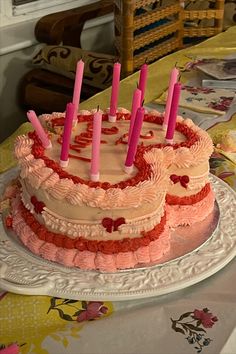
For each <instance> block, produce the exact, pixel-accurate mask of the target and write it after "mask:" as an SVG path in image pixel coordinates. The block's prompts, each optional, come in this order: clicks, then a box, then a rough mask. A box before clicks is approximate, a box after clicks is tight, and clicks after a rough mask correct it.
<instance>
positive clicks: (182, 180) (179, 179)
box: [170, 174, 189, 188]
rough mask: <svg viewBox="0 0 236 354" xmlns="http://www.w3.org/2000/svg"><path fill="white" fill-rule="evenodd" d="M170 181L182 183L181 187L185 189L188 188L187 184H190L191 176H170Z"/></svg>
mask: <svg viewBox="0 0 236 354" xmlns="http://www.w3.org/2000/svg"><path fill="white" fill-rule="evenodd" d="M170 179H171V181H172V182H173V183H174V184H176V183H178V182H180V184H181V186H182V187H184V188H187V184H188V183H189V176H187V175H184V176H177V175H174V174H173V175H171V176H170Z"/></svg>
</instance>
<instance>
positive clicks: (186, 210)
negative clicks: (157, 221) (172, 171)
mask: <svg viewBox="0 0 236 354" xmlns="http://www.w3.org/2000/svg"><path fill="white" fill-rule="evenodd" d="M166 202H167V205H166V211H167V216H168V217H167V218H168V224H169V226H170V227H177V226H180V225H190V226H191V225H193V224H194V223H196V222H199V221H202V220H204V219H205V218H206V217H207V216H208V215H209V214H210V213H211V212H212V211H213V209H214V203H215V194H214V192H213V190H212V188H211V185H210V183H208V184H206V185H205V187H204V188H202V190H201V191H200V192H199V193H197V194H195V195H190V196H185V197H177V196H173V195H170V194H167V196H166Z"/></svg>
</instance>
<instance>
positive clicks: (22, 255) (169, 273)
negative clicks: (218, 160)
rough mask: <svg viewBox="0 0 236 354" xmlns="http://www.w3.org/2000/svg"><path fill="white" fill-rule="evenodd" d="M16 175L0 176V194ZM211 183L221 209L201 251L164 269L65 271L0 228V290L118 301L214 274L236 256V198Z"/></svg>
mask: <svg viewBox="0 0 236 354" xmlns="http://www.w3.org/2000/svg"><path fill="white" fill-rule="evenodd" d="M16 174H17V169H11V170H10V172H8V173H6V174H5V175H2V176H0V177H1V178H0V191H1V188H2V187H3V185H4V184H6V183H7V182H8V181H9V179H10V178H12V177H15V175H16ZM210 180H211V182H212V185H213V189H214V191H215V194H216V199H217V202H218V205H219V208H220V215H221V216H220V220H219V225H218V228H217V229H216V230H215V231H214V233H213V235H212V237H211V238H210V239H209V240H208V241H207V242H206V243H204V244H203V245H202V246H201V247H200V248H197V249H196V250H195V251H192V252H191V253H189V254H187V255H186V256H184V257H181V258H179V259H178V258H177V259H175V260H172V261H169V262H167V263H165V264H160V265H156V266H151V267H147V268H139V269H134V270H129V271H122V272H118V273H102V272H97V271H84V270H80V269H75V268H67V267H64V266H61V265H58V264H56V263H53V262H49V261H46V260H44V259H41V258H39V257H37V256H35V255H33V254H31V253H30V252H28V251H27V250H25V249H24V248H23V247H22V246H19V245H17V242H14V241H13V240H11V239H9V238H8V236H7V234H6V232H5V230H4V228H3V224H2V222H1V223H0V288H2V289H3V290H7V291H11V292H14V293H18V294H25V295H49V296H57V297H62V298H70V299H75V300H78V299H83V300H103V301H104V300H107V301H122V300H132V299H141V298H147V297H152V296H159V295H164V294H167V293H171V292H174V291H177V290H180V289H184V288H186V287H189V286H191V285H193V284H196V283H198V282H200V281H202V280H204V279H206V278H208V277H209V276H211V275H213V274H215V273H216V272H218V271H219V270H220V269H222V268H223V267H224V266H226V265H227V264H228V263H229V262H230V261H231V260H232V259H233V258H234V256H235V255H236V223H234V222H233V221H234V219H235V210H236V193H235V191H234V190H233V189H231V187H230V186H228V185H227V184H226V183H225V182H223V181H222V180H221V179H219V178H218V177H216V176H213V175H211V176H210Z"/></svg>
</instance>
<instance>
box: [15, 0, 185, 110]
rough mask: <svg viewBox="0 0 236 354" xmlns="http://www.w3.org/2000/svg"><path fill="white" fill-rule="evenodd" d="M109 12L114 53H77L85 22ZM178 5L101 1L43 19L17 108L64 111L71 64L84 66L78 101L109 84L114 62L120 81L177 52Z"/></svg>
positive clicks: (68, 96) (174, 2)
mask: <svg viewBox="0 0 236 354" xmlns="http://www.w3.org/2000/svg"><path fill="white" fill-rule="evenodd" d="M113 11H114V23H115V34H114V39H115V41H114V42H115V45H114V47H113V53H110V54H107V53H106V54H104V53H98V52H88V51H86V50H84V49H82V48H81V39H80V38H81V34H82V31H83V28H84V24H85V22H86V21H87V20H90V19H93V18H97V17H99V16H104V15H106V14H108V13H113ZM181 28H182V27H181V21H180V5H179V0H166V1H161V0H159V1H153V0H144V1H140V0H138V1H137V0H136V1H129V0H128V1H127V0H124V1H115V2H114V1H113V0H102V1H98V2H96V3H93V4H90V5H86V6H82V7H79V8H76V9H73V10H69V11H63V12H59V13H55V14H51V15H48V16H44V17H42V18H41V19H40V20H39V21H38V23H37V25H36V28H35V36H36V38H37V40H38V41H39V42H40V43H44V44H46V45H44V46H43V47H42V48H41V49H40V51H39V52H38V53H37V54H36V55H35V56H34V58H33V66H34V68H33V69H32V70H31V71H30V72H29V73H27V75H25V76H24V79H23V80H22V85H21V97H20V101H21V105H22V106H23V108H25V109H28V108H31V109H34V110H35V111H36V112H37V113H42V112H51V111H63V110H64V108H65V105H66V103H67V102H69V101H70V100H71V97H72V94H73V84H74V82H73V81H74V75H75V68H76V62H77V60H78V59H80V58H81V57H82V58H83V60H84V62H85V71H84V79H83V85H82V93H81V100H85V99H87V98H89V97H91V96H93V95H94V94H96V93H98V92H100V91H102V90H104V89H105V88H107V87H109V86H110V85H111V80H112V67H113V63H114V61H115V60H120V62H121V63H122V78H124V77H126V76H127V75H129V74H131V73H133V72H134V71H136V70H138V69H139V68H140V66H141V65H142V64H143V63H144V62H145V61H146V62H147V63H151V62H153V61H155V60H156V59H158V58H159V57H162V56H164V55H166V54H168V53H170V52H173V51H174V50H177V49H179V48H180V47H181V44H182V42H181Z"/></svg>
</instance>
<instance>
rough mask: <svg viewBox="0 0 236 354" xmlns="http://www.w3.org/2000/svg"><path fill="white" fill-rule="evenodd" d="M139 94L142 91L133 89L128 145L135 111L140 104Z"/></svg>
mask: <svg viewBox="0 0 236 354" xmlns="http://www.w3.org/2000/svg"><path fill="white" fill-rule="evenodd" d="M141 95H142V92H141V91H140V90H139V89H136V90H134V94H133V101H132V108H131V116H130V125H129V135H128V145H129V143H130V139H131V134H132V130H133V126H134V121H135V117H136V113H137V109H138V108H139V107H140V106H141V104H142V102H141Z"/></svg>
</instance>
